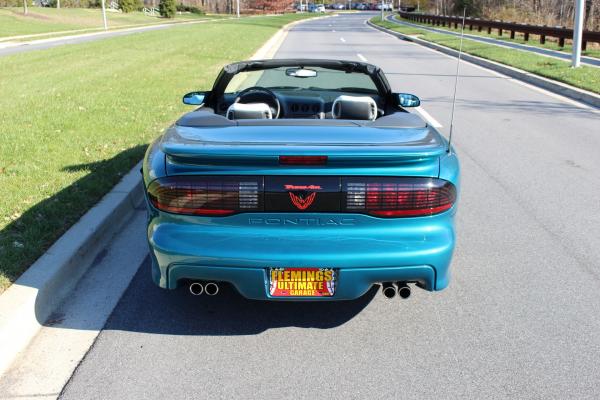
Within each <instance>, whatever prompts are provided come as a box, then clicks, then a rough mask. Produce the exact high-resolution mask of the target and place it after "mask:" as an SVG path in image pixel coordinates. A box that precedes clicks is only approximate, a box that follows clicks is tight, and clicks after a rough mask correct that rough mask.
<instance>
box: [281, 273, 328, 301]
mask: <svg viewBox="0 0 600 400" xmlns="http://www.w3.org/2000/svg"><path fill="white" fill-rule="evenodd" d="M336 280H337V276H336V271H335V270H334V269H331V268H272V269H271V270H270V271H269V283H270V285H269V293H270V295H271V296H273V297H331V296H333V295H334V293H335V283H336Z"/></svg>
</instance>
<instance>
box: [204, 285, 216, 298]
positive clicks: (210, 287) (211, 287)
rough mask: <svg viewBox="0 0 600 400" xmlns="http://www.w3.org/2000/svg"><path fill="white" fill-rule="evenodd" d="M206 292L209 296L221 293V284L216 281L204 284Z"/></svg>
mask: <svg viewBox="0 0 600 400" xmlns="http://www.w3.org/2000/svg"><path fill="white" fill-rule="evenodd" d="M204 292H205V293H206V294H207V295H209V296H214V295H216V294H217V293H219V285H217V284H216V283H214V282H208V283H207V284H206V285H204Z"/></svg>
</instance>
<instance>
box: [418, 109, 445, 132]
mask: <svg viewBox="0 0 600 400" xmlns="http://www.w3.org/2000/svg"><path fill="white" fill-rule="evenodd" d="M415 111H416V112H418V113H419V115H420V116H421V117H423V118H425V121H427V123H428V124H429V125H431V126H433V127H434V128H441V127H442V124H440V123H439V122H438V121H437V120H436V119H435V118H433V117H432V116H431V115H429V113H428V112H427V111H425V109H423V107H421V106H419V107H415Z"/></svg>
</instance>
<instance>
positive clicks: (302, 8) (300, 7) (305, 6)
mask: <svg viewBox="0 0 600 400" xmlns="http://www.w3.org/2000/svg"><path fill="white" fill-rule="evenodd" d="M296 10H297V11H300V12H302V11H307V10H308V6H307V5H306V4H305V3H302V4H298V6H296Z"/></svg>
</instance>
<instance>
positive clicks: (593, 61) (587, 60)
mask: <svg viewBox="0 0 600 400" xmlns="http://www.w3.org/2000/svg"><path fill="white" fill-rule="evenodd" d="M386 19H387V20H388V21H390V22H394V23H396V24H398V25H404V26H410V27H414V28H419V29H425V30H427V31H430V32H435V33H442V34H444V35H452V36H457V37H460V32H455V31H454V32H453V31H449V30H447V29H437V28H433V27H429V26H424V25H419V24H414V23H411V22H407V21H402V20H398V19H396V17H395V16H394V15H389V16H388V17H387V18H386ZM465 25H467V24H465ZM465 38H468V39H471V40H476V41H478V42H482V43H488V44H494V45H496V46H503V47H508V48H511V49H516V50H522V51H528V52H531V53H537V54H540V55H543V56H548V57H554V58H560V59H561V60H564V61H567V62H570V61H571V53H568V52H561V51H556V50H550V49H545V48H542V47H534V46H529V45H527V44H520V43H515V42H509V41H506V40H499V39H494V38H492V37H486V36H478V35H470V34H469V31H468V30H465ZM581 63H582V64H586V65H589V66H592V67H600V59H597V58H594V57H586V56H583V57H581Z"/></svg>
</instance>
